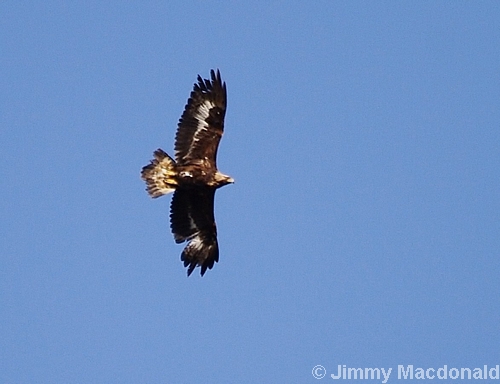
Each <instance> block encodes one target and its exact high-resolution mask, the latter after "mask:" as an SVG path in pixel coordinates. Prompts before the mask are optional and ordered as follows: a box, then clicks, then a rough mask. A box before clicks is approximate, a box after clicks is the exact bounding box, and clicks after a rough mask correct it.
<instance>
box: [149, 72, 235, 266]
mask: <svg viewBox="0 0 500 384" xmlns="http://www.w3.org/2000/svg"><path fill="white" fill-rule="evenodd" d="M226 105H227V104H226V83H223V82H222V80H221V77H220V73H219V71H217V73H215V72H214V71H213V70H212V71H211V80H206V79H205V80H203V79H202V78H201V77H200V76H198V83H197V84H195V85H194V87H193V91H192V92H191V96H190V98H189V100H188V103H187V104H186V107H185V109H184V113H183V114H182V116H181V118H180V119H179V124H178V128H177V134H176V137H175V160H174V159H172V158H171V157H170V156H169V155H167V153H165V152H164V151H163V150H161V149H157V150H156V151H155V152H154V159H153V160H151V163H150V164H148V165H146V166H145V167H144V168H142V173H141V176H142V178H143V179H144V181H146V189H147V191H148V193H149V194H150V195H151V197H153V198H156V197H160V196H163V195H165V194H167V193H170V192H174V197H173V198H172V203H171V205H170V227H171V229H172V233H173V235H174V239H175V241H176V242H177V243H182V242H184V241H189V243H188V245H187V246H186V248H184V251H183V252H182V255H181V260H182V261H184V266H185V267H188V276H189V275H190V274H191V273H192V272H193V270H194V268H195V267H196V266H200V267H201V275H202V276H203V274H204V273H205V272H206V270H207V268H208V269H212V267H213V265H214V263H215V262H218V261H219V246H218V243H217V227H216V225H215V218H214V197H215V190H216V189H217V188H220V187H222V186H224V185H226V184H229V183H233V182H234V180H233V179H232V178H231V177H229V176H226V175H224V174H222V173H220V172H219V171H218V170H217V165H216V156H217V148H218V146H219V141H220V139H221V137H222V133H223V132H224V116H225V114H226Z"/></svg>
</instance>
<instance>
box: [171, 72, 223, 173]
mask: <svg viewBox="0 0 500 384" xmlns="http://www.w3.org/2000/svg"><path fill="white" fill-rule="evenodd" d="M210 75H211V78H212V80H207V79H205V80H203V79H202V78H201V77H200V76H199V75H198V83H197V84H195V85H194V87H193V91H192V92H191V96H190V97H189V100H188V102H187V104H186V107H185V108H184V112H183V114H182V116H181V118H180V119H179V124H178V128H177V134H176V136H175V158H176V161H177V163H178V164H180V165H188V164H201V163H204V165H205V166H206V167H211V168H213V169H216V167H217V165H216V156H217V147H218V146H219V141H220V139H221V137H222V132H223V131H224V116H225V115H226V97H227V92H226V83H225V82H224V83H223V82H222V80H221V77H220V72H219V70H217V73H216V72H214V70H211V71H210Z"/></svg>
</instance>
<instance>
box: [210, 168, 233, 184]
mask: <svg viewBox="0 0 500 384" xmlns="http://www.w3.org/2000/svg"><path fill="white" fill-rule="evenodd" d="M214 181H215V186H216V187H217V188H220V187H223V186H224V185H227V184H233V183H234V179H233V178H232V177H230V176H228V175H224V174H223V173H220V172H219V171H217V172H216V173H215V176H214Z"/></svg>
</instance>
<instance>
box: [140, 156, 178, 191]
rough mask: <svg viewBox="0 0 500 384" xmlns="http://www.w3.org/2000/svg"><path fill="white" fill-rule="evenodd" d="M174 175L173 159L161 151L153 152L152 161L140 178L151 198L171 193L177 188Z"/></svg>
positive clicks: (175, 173) (143, 169)
mask: <svg viewBox="0 0 500 384" xmlns="http://www.w3.org/2000/svg"><path fill="white" fill-rule="evenodd" d="M176 175H177V172H176V170H175V161H174V159H172V158H171V157H170V156H169V155H167V153H166V152H165V151H163V150H162V149H157V150H156V151H155V152H154V159H153V160H151V163H150V164H148V165H146V166H145V167H143V168H142V172H141V178H142V179H143V180H144V181H145V182H146V191H148V193H149V195H150V196H151V197H153V198H157V197H160V196H163V195H166V194H167V193H170V192H173V191H174V190H175V188H176V187H177V181H176V179H175V176H176Z"/></svg>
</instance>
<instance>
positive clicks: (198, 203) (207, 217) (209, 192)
mask: <svg viewBox="0 0 500 384" xmlns="http://www.w3.org/2000/svg"><path fill="white" fill-rule="evenodd" d="M214 198H215V189H213V188H208V187H207V188H204V187H197V188H190V189H186V188H184V189H182V188H178V189H177V190H176V191H175V193H174V197H173V198H172V203H171V205H170V227H171V229H172V233H173V235H174V239H175V241H176V243H182V242H184V241H189V243H188V244H187V246H186V247H185V248H184V251H183V252H182V255H181V260H182V261H183V262H184V266H185V267H188V276H189V275H191V273H192V272H193V270H194V269H195V267H196V266H200V267H201V275H202V276H203V274H204V273H205V272H206V270H207V268H208V269H212V267H213V266H214V263H215V262H218V261H219V245H218V243H217V227H216V225H215V218H214Z"/></svg>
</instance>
